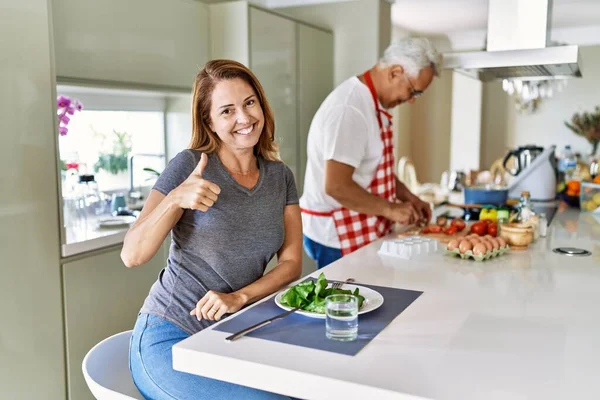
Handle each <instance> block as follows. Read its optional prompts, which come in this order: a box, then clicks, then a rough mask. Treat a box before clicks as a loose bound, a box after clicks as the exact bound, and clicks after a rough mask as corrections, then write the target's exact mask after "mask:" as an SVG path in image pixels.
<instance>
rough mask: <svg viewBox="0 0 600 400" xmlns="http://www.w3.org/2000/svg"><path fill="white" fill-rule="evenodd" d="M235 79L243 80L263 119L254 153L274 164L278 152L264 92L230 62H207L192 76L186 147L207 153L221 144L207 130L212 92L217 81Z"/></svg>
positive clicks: (240, 66) (246, 71)
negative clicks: (260, 109)
mask: <svg viewBox="0 0 600 400" xmlns="http://www.w3.org/2000/svg"><path fill="white" fill-rule="evenodd" d="M236 78H239V79H243V80H244V81H245V82H246V83H248V85H250V86H251V87H252V88H253V89H254V92H255V93H256V96H257V97H258V102H259V104H260V106H261V108H262V110H263V115H264V118H265V124H264V127H263V131H262V132H261V134H260V139H259V140H258V143H257V144H256V146H254V154H255V155H256V156H262V157H263V158H264V159H265V160H271V161H275V160H277V161H278V160H279V157H278V155H277V151H278V149H277V144H276V143H275V119H274V117H273V111H272V110H271V106H269V102H268V101H267V97H266V96H265V91H264V89H263V87H262V85H261V84H260V82H259V81H258V78H256V76H255V75H254V74H253V73H252V71H250V70H249V69H248V68H247V67H246V66H244V65H243V64H241V63H239V62H237V61H233V60H212V61H209V62H207V63H206V65H205V66H204V68H202V70H201V71H200V72H198V75H196V79H195V80H194V88H193V90H192V92H193V93H192V94H193V98H192V139H191V141H190V145H189V148H190V149H193V150H199V151H201V152H203V153H208V154H210V153H214V152H216V151H217V150H219V148H220V146H221V143H222V142H221V139H220V138H219V136H218V135H217V134H216V133H215V132H213V131H212V129H211V128H210V108H211V106H212V93H213V90H214V88H215V86H216V84H217V83H218V82H220V81H225V80H230V79H236Z"/></svg>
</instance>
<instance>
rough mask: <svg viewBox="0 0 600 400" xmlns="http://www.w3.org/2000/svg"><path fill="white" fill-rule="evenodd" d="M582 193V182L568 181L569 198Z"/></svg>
mask: <svg viewBox="0 0 600 400" xmlns="http://www.w3.org/2000/svg"><path fill="white" fill-rule="evenodd" d="M580 191H581V182H579V181H568V182H567V191H566V194H567V195H568V196H579V192H580Z"/></svg>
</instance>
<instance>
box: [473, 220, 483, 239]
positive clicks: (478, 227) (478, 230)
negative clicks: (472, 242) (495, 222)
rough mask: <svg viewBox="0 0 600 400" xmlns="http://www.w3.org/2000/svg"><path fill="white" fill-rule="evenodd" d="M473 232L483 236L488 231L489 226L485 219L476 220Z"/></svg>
mask: <svg viewBox="0 0 600 400" xmlns="http://www.w3.org/2000/svg"><path fill="white" fill-rule="evenodd" d="M471 233H475V234H477V235H479V236H483V235H485V234H486V233H487V227H486V225H485V222H484V221H479V222H475V223H474V224H473V225H471Z"/></svg>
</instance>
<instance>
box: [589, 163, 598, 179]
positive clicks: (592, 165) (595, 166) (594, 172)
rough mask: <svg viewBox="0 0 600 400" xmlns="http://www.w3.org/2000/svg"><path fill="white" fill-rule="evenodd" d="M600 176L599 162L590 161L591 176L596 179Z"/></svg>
mask: <svg viewBox="0 0 600 400" xmlns="http://www.w3.org/2000/svg"><path fill="white" fill-rule="evenodd" d="M599 174H600V162H599V161H598V160H592V161H590V176H591V177H592V178H595V177H596V176H597V175H599Z"/></svg>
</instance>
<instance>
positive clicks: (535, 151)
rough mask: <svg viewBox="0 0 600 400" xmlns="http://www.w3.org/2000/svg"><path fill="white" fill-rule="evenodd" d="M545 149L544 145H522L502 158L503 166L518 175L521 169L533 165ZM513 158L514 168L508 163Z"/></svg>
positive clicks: (510, 172)
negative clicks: (509, 166)
mask: <svg viewBox="0 0 600 400" xmlns="http://www.w3.org/2000/svg"><path fill="white" fill-rule="evenodd" d="M543 151H544V148H543V147H539V146H534V145H529V146H522V147H519V148H517V149H515V150H511V151H509V152H508V154H506V156H504V160H502V166H503V167H504V169H505V170H506V172H508V173H509V174H511V175H512V176H517V175H518V174H519V173H521V171H523V170H524V169H525V168H527V167H528V166H530V165H531V163H532V162H533V160H535V158H536V157H537V156H539V155H540V154H542V153H543ZM511 160H513V164H514V166H515V167H514V168H508V166H507V165H506V164H507V163H508V162H509V161H511Z"/></svg>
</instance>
